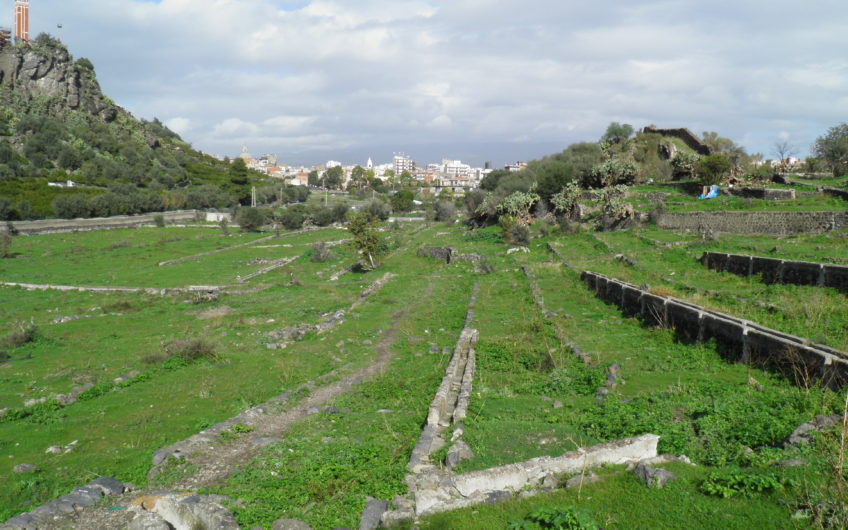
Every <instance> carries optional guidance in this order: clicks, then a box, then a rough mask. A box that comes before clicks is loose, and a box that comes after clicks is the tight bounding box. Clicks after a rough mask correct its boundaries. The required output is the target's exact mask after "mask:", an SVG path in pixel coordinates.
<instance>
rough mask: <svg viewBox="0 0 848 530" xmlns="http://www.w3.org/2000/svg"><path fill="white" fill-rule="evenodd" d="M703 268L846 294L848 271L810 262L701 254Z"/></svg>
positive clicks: (715, 253) (838, 267)
mask: <svg viewBox="0 0 848 530" xmlns="http://www.w3.org/2000/svg"><path fill="white" fill-rule="evenodd" d="M701 263H703V264H704V266H706V267H708V268H710V269H713V270H717V271H727V272H732V273H733V274H738V275H739V276H752V275H754V274H762V275H763V280H765V281H766V282H767V283H792V284H796V285H813V286H816V287H834V288H836V289H839V290H841V291H848V267H846V266H844V265H833V264H830V263H816V262H812V261H789V260H782V259H777V258H764V257H760V256H748V255H746V254H725V253H722V252H704V254H703V256H701Z"/></svg>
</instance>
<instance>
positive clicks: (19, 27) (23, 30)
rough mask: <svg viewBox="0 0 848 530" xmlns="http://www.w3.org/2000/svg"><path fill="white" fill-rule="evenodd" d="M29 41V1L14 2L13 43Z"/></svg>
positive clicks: (18, 0) (19, 0)
mask: <svg viewBox="0 0 848 530" xmlns="http://www.w3.org/2000/svg"><path fill="white" fill-rule="evenodd" d="M28 40H29V0H15V42H25V41H28Z"/></svg>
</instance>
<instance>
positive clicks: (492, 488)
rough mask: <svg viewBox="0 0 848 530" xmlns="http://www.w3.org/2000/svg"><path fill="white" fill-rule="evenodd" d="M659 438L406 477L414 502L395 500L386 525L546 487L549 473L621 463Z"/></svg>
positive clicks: (652, 450) (653, 449)
mask: <svg viewBox="0 0 848 530" xmlns="http://www.w3.org/2000/svg"><path fill="white" fill-rule="evenodd" d="M658 442H659V436H657V435H654V434H645V435H642V436H638V437H635V438H625V439H623V440H616V441H613V442H607V443H604V444H599V445H595V446H591V447H586V448H581V449H578V450H577V451H572V452H569V453H566V454H564V455H562V456H559V457H549V456H543V457H539V458H533V459H531V460H527V461H525V462H520V463H516V464H509V465H506V466H498V467H493V468H491V469H484V470H480V471H472V472H469V473H464V474H461V475H454V474H452V473H450V472H444V471H442V472H431V473H425V474H422V475H419V476H417V477H413V478H411V479H410V477H408V478H407V483H408V484H410V493H411V494H412V496H413V502H412V503H407V504H404V503H403V502H397V501H395V502H393V504H394V506H395V511H392V512H386V514H384V516H383V524H385V525H388V524H392V523H397V522H400V521H403V520H408V519H411V518H413V517H416V516H421V515H430V514H433V513H439V512H444V511H449V510H455V509H459V508H466V507H469V506H474V505H477V504H486V503H492V502H500V501H502V500H506V499H509V498H511V497H512V496H513V495H515V494H517V493H519V492H522V491H525V490H526V489H527V488H531V489H532V488H539V487H542V486H543V484H544V483H545V481H546V480H547V481H548V485H550V479H549V478H548V477H549V476H550V475H552V474H553V475H562V474H574V473H582V472H584V470H585V469H588V468H592V467H597V466H602V465H605V464H612V465H616V464H625V463H628V462H634V461H640V460H643V459H646V458H651V457H655V456H656V455H657V443H658Z"/></svg>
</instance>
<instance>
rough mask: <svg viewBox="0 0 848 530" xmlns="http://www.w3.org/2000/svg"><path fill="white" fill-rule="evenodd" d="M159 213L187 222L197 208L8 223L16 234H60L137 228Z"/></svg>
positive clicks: (3, 227) (170, 219)
mask: <svg viewBox="0 0 848 530" xmlns="http://www.w3.org/2000/svg"><path fill="white" fill-rule="evenodd" d="M157 215H161V216H162V217H163V218H164V219H165V222H166V223H168V224H175V223H189V222H192V221H194V220H195V219H196V217H197V215H198V211H197V210H177V211H173V212H155V213H147V214H142V215H116V216H114V217H93V218H91V219H40V220H38V221H15V222H13V223H10V224H11V225H12V226H13V227H14V229H15V230H17V232H18V234H20V235H23V236H31V235H36V234H62V233H67V232H86V231H89V230H113V229H116V228H138V227H140V226H155V221H154V217H156V216H157ZM7 230H8V224H0V231H3V232H5V231H7Z"/></svg>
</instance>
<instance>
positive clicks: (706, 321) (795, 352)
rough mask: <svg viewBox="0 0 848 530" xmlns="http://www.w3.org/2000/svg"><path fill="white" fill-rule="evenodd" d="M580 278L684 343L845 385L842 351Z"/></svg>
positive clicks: (598, 278)
mask: <svg viewBox="0 0 848 530" xmlns="http://www.w3.org/2000/svg"><path fill="white" fill-rule="evenodd" d="M580 277H581V279H582V280H583V281H584V282H585V283H586V284H587V285H588V286H589V288H591V289H592V290H594V291H595V293H596V294H597V296H598V297H600V298H601V299H603V300H605V301H607V302H609V303H612V304H615V305H617V306H619V307H620V308H621V310H622V311H623V312H624V313H625V314H628V315H631V316H633V315H639V316H641V318H643V319H644V320H645V321H647V322H648V323H650V324H654V325H658V326H663V327H669V328H673V329H675V330H676V331H677V333H678V334H680V335H681V337H682V338H683V339H684V340H691V341H708V340H715V342H716V345H717V346H718V349H719V351H720V352H721V353H722V354H723V355H724V356H725V357H727V358H729V359H730V360H732V361H734V362H741V363H751V364H755V365H761V366H765V367H770V368H774V369H777V370H778V371H781V372H783V373H785V374H787V375H788V376H790V377H796V378H803V379H804V380H805V381H806V380H807V379H809V380H821V381H822V383H823V384H825V385H826V386H828V387H830V388H833V389H838V388H840V387H842V386H843V385H845V384H848V354H846V353H845V352H841V351H839V350H835V349H833V348H830V347H828V346H824V345H821V344H812V343H811V342H810V341H809V340H807V339H803V338H800V337H795V336H792V335H788V334H786V333H782V332H780V331H776V330H773V329H770V328H767V327H764V326H760V325H758V324H755V323H753V322H749V321H747V320H743V319H740V318H736V317H733V316H731V315H727V314H725V313H720V312H718V311H711V310H708V309H704V308H703V307H701V306H698V305H695V304H690V303H689V302H686V301H684V300H679V299H677V298H673V297H670V296H660V295H658V294H653V293H651V292H650V291H646V290H642V289H640V288H638V287H636V286H635V285H632V284H629V283H626V282H622V281H620V280H616V279H613V278H608V277H606V276H604V275H603V274H597V273H594V272H589V271H584V272H583V273H582V274H581V276H580ZM806 382H809V381H806Z"/></svg>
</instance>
